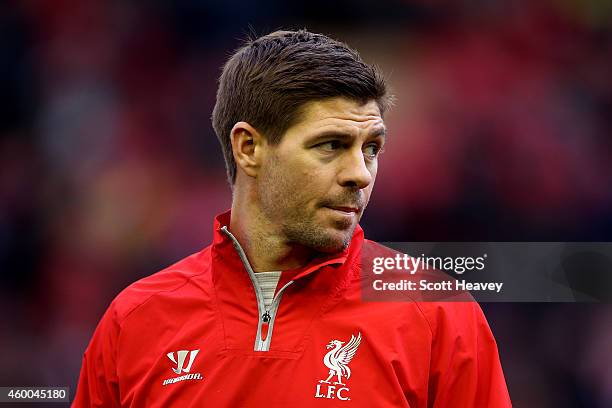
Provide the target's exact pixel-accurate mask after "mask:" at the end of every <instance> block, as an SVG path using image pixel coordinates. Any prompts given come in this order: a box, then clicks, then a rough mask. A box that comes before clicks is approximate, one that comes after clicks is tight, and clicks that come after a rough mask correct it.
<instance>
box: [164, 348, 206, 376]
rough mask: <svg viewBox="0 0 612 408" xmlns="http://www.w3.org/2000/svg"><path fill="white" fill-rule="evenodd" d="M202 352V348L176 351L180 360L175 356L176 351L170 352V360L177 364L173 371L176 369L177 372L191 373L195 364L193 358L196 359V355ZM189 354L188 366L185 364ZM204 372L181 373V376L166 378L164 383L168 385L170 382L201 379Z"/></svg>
mask: <svg viewBox="0 0 612 408" xmlns="http://www.w3.org/2000/svg"><path fill="white" fill-rule="evenodd" d="M199 352H200V350H199V349H198V350H180V351H177V352H176V356H177V357H178V360H177V359H176V358H175V357H174V352H170V353H168V354H166V355H167V356H168V358H169V359H170V361H172V362H173V363H174V364H176V368H174V367H173V368H172V371H174V372H175V373H176V374H179V375H180V374H181V373H189V372H190V371H191V366H192V365H193V360H195V358H196V356H197V355H198V353H199ZM187 356H189V362H188V363H187V366H186V367H184V365H185V360H186V358H187ZM202 378H203V377H202V374H200V373H192V374H185V375H180V376H179V377H174V378H166V379H165V380H164V381H163V382H162V385H168V384H174V383H177V382H179V381H185V380H201V379H202Z"/></svg>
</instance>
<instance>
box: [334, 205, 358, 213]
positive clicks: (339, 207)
mask: <svg viewBox="0 0 612 408" xmlns="http://www.w3.org/2000/svg"><path fill="white" fill-rule="evenodd" d="M327 208H330V209H332V210H336V211H342V212H345V213H359V208H358V207H351V206H344V205H333V206H332V205H329V206H327Z"/></svg>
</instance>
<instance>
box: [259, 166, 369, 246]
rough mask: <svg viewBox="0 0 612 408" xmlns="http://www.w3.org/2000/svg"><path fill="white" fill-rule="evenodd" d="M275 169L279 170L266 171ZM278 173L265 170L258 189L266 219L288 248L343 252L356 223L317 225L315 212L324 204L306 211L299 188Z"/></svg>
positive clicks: (319, 223) (341, 222)
mask: <svg viewBox="0 0 612 408" xmlns="http://www.w3.org/2000/svg"><path fill="white" fill-rule="evenodd" d="M274 168H277V169H278V168H280V167H276V166H269V167H268V169H274ZM280 173H281V172H280V171H278V170H276V171H275V170H268V171H267V172H266V174H265V175H264V176H265V177H264V178H262V179H264V180H266V183H263V184H260V185H259V188H258V194H259V198H260V203H261V208H262V212H263V215H264V216H265V218H266V219H267V220H268V221H269V222H271V223H276V224H277V225H278V227H279V232H280V233H281V234H282V235H283V236H284V238H285V239H286V240H287V242H288V243H290V244H294V245H299V246H303V247H306V248H310V249H313V250H314V251H317V252H322V253H327V254H333V253H337V252H341V251H343V250H344V249H346V248H347V247H348V246H349V244H350V242H351V238H352V236H353V233H354V231H355V228H356V227H357V222H356V221H347V220H343V221H336V222H335V224H332V225H331V226H328V225H322V224H321V222H320V221H319V222H317V219H316V218H317V217H316V215H317V212H318V211H321V208H322V206H323V205H324V203H321V205H320V206H319V205H317V206H316V207H315V208H310V207H308V206H307V205H306V200H300V199H299V196H300V193H299V191H297V189H298V188H299V186H298V185H296V184H294V183H293V182H292V181H291V180H288V178H287V177H286V176H285V175H283V174H280ZM353 195H354V194H353ZM300 203H301V204H300ZM332 227H333V228H332Z"/></svg>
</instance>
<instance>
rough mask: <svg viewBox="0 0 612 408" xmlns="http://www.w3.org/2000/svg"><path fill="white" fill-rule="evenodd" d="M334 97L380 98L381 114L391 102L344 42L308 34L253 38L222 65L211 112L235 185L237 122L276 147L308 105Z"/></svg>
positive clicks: (372, 70) (380, 81)
mask: <svg viewBox="0 0 612 408" xmlns="http://www.w3.org/2000/svg"><path fill="white" fill-rule="evenodd" d="M332 97H346V98H349V99H353V100H357V101H360V102H363V103H365V102H367V101H370V100H375V101H376V102H377V104H378V106H379V108H380V111H381V114H382V113H384V111H385V110H386V109H387V107H388V104H389V102H390V97H389V96H387V86H386V83H385V80H384V78H383V76H382V74H381V72H380V71H379V70H378V68H377V67H375V66H371V65H368V64H366V63H365V62H363V60H362V59H361V57H360V56H359V54H358V53H357V52H356V51H354V50H353V49H351V48H349V47H348V46H347V45H346V44H344V43H342V42H339V41H336V40H333V39H331V38H329V37H327V36H325V35H322V34H314V33H311V32H309V31H306V30H299V31H275V32H273V33H271V34H268V35H265V36H263V37H259V38H256V39H250V40H248V41H247V42H246V43H245V44H244V45H243V46H242V47H240V48H239V49H238V50H237V51H236V52H235V53H234V55H232V56H231V57H230V59H229V60H228V61H227V63H226V64H225V66H224V67H223V72H222V74H221V78H220V79H219V89H218V90H217V102H216V104H215V108H214V110H213V113H212V123H213V127H214V129H215V133H216V134H217V137H218V138H219V142H220V143H221V147H222V149H223V154H224V156H225V163H226V166H227V175H228V179H229V182H230V184H232V185H233V184H234V182H235V180H236V162H235V161H234V156H233V152H232V145H231V138H230V133H231V131H232V128H233V127H234V125H235V124H236V123H237V122H240V121H245V122H248V123H249V124H250V125H252V126H253V127H255V128H256V129H257V130H258V131H259V132H261V133H262V135H263V136H264V137H265V138H266V140H268V141H269V142H270V143H271V144H276V143H279V142H280V140H281V138H282V135H283V134H284V133H285V131H286V130H287V129H289V127H291V126H292V125H293V124H294V123H296V122H297V121H298V119H299V114H300V108H301V107H302V106H303V105H304V104H305V103H307V102H310V101H315V100H321V99H326V98H332Z"/></svg>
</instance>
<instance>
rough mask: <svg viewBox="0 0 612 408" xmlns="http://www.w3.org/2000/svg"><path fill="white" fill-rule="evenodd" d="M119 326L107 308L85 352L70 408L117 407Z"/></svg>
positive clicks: (113, 311)
mask: <svg viewBox="0 0 612 408" xmlns="http://www.w3.org/2000/svg"><path fill="white" fill-rule="evenodd" d="M118 335H119V324H118V322H117V318H116V312H115V308H114V303H113V304H111V305H110V307H109V308H108V310H107V311H106V313H105V314H104V316H103V317H102V319H101V320H100V323H98V327H97V328H96V331H95V332H94V335H93V337H92V339H91V341H90V343H89V346H88V347H87V350H85V354H84V356H83V364H82V366H81V375H80V377H79V383H78V386H77V392H76V395H75V398H74V401H73V402H72V407H119V406H120V398H119V380H118V377H117V369H116V367H117V366H116V345H117V338H118Z"/></svg>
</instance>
